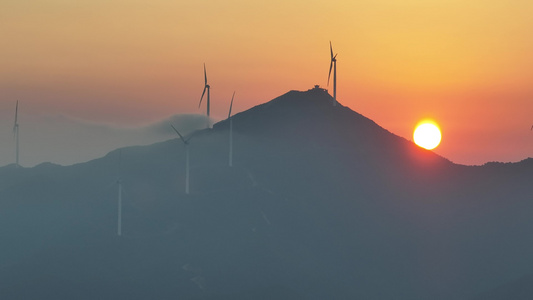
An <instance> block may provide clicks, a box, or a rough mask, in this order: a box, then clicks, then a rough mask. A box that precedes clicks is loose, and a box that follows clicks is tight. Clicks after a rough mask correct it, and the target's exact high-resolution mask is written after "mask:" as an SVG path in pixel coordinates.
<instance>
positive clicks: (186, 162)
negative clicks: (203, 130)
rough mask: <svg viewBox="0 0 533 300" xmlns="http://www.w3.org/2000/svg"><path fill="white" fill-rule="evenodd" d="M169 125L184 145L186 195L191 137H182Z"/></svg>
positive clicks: (187, 192)
mask: <svg viewBox="0 0 533 300" xmlns="http://www.w3.org/2000/svg"><path fill="white" fill-rule="evenodd" d="M170 126H172V129H174V131H175V132H176V133H177V134H178V135H179V137H180V139H181V141H182V142H183V144H184V145H185V194H187V195H188V194H189V140H190V139H191V138H190V137H189V138H188V139H185V138H183V136H182V135H181V133H180V132H179V131H178V130H177V129H176V127H174V125H172V124H170Z"/></svg>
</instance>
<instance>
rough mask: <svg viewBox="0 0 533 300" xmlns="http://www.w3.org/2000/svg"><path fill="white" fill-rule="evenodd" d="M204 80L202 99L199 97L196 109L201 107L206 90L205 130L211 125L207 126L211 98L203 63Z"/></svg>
mask: <svg viewBox="0 0 533 300" xmlns="http://www.w3.org/2000/svg"><path fill="white" fill-rule="evenodd" d="M204 80H205V86H204V91H203V92H202V97H200V103H198V108H200V105H202V100H203V99H204V95H205V91H206V90H207V128H209V127H210V126H211V125H210V124H209V108H210V105H211V98H210V95H209V89H210V88H211V87H210V86H209V84H207V72H206V70H205V63H204Z"/></svg>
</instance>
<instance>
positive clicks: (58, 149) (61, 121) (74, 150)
mask: <svg viewBox="0 0 533 300" xmlns="http://www.w3.org/2000/svg"><path fill="white" fill-rule="evenodd" d="M8 121H10V120H2V121H1V124H0V125H1V128H4V130H2V131H1V133H0V134H1V140H2V143H1V144H0V166H4V165H8V164H11V163H14V162H15V139H14V136H13V132H12V131H11V127H12V126H13V125H12V124H10V123H9V122H8ZM11 122H12V120H11ZM19 124H20V127H19V128H20V133H19V138H20V164H21V165H22V166H23V167H33V166H35V165H38V164H40V163H43V162H51V163H55V164H60V165H71V164H75V163H80V162H85V161H89V160H91V159H95V158H98V157H101V156H104V155H105V154H107V153H108V152H110V151H112V150H114V149H117V148H120V147H125V146H134V145H148V144H152V143H156V142H160V141H164V140H168V139H171V138H174V137H176V133H175V132H174V131H173V130H172V128H171V127H170V124H173V125H174V126H175V127H176V128H177V129H178V130H180V131H181V132H182V134H188V133H190V132H192V131H194V130H197V129H203V128H205V127H206V124H207V117H206V116H204V115H197V114H182V115H174V116H171V117H169V118H166V119H163V120H161V121H157V122H154V123H151V124H145V125H139V126H135V127H119V126H116V125H110V124H98V123H91V122H87V121H82V120H77V119H73V118H70V117H66V116H62V115H56V116H22V118H20V119H19ZM10 126H11V127H10Z"/></svg>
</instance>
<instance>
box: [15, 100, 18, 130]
mask: <svg viewBox="0 0 533 300" xmlns="http://www.w3.org/2000/svg"><path fill="white" fill-rule="evenodd" d="M18 115H19V101H18V100H17V105H16V106H15V124H17V119H18Z"/></svg>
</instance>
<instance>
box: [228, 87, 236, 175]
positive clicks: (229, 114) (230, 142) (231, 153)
mask: <svg viewBox="0 0 533 300" xmlns="http://www.w3.org/2000/svg"><path fill="white" fill-rule="evenodd" d="M233 98H235V92H233V96H231V103H230V105H229V113H228V120H229V166H230V167H233V121H232V120H233V119H232V118H231V108H232V107H233Z"/></svg>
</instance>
